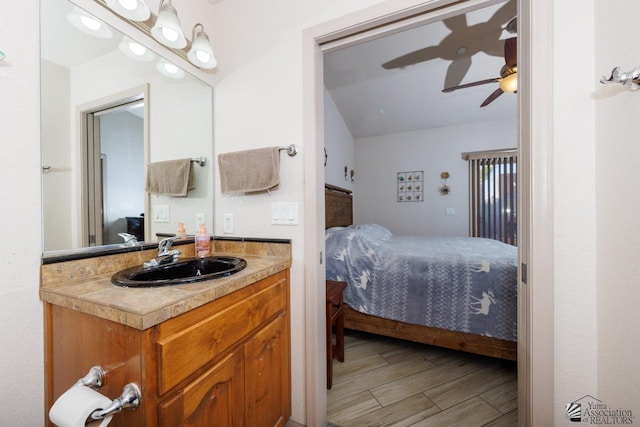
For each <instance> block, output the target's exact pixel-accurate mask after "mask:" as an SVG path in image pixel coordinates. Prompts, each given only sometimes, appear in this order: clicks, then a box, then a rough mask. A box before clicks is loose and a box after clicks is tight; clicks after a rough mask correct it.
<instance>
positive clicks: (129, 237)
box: [118, 233, 138, 246]
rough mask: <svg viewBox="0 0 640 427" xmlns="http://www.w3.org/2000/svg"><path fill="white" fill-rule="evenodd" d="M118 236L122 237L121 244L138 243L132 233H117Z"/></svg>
mask: <svg viewBox="0 0 640 427" xmlns="http://www.w3.org/2000/svg"><path fill="white" fill-rule="evenodd" d="M118 236H120V237H122V238H123V239H124V243H123V244H122V246H137V245H138V239H137V238H136V236H134V235H133V234H129V233H118Z"/></svg>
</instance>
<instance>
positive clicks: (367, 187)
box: [353, 119, 517, 236]
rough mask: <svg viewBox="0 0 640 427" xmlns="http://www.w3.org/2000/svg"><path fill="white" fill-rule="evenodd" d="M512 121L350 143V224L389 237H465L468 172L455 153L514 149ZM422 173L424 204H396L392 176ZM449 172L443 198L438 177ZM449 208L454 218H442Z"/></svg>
mask: <svg viewBox="0 0 640 427" xmlns="http://www.w3.org/2000/svg"><path fill="white" fill-rule="evenodd" d="M516 125H517V123H516V120H515V119H514V120H505V121H499V122H485V123H471V124H465V125H460V126H450V127H442V128H435V129H426V130H421V131H414V132H405V133H400V134H393V135H383V136H375V137H367V138H358V139H356V140H355V147H356V150H355V158H356V173H357V175H356V176H357V178H356V182H355V192H354V197H353V201H354V208H353V213H354V222H356V223H359V224H362V223H377V224H381V225H384V226H385V227H387V228H388V229H389V230H391V231H392V232H393V233H394V234H420V235H426V236H468V235H469V181H468V180H469V178H468V177H469V173H468V165H467V162H466V161H465V160H463V159H462V158H461V154H462V153H464V152H470V151H482V150H493V149H501V148H515V147H516V145H517V142H516V141H517V134H516ZM406 171H423V172H424V183H422V185H423V192H424V193H423V194H424V200H423V201H420V202H398V201H397V199H398V186H397V183H398V180H397V174H398V172H406ZM445 171H446V172H449V174H450V178H449V179H448V181H447V185H448V186H449V187H450V188H451V193H450V194H449V195H448V196H441V195H440V193H439V192H438V188H439V187H440V185H441V182H440V173H441V172H445ZM447 208H453V209H454V213H455V215H453V216H447V215H445V210H446V209H447Z"/></svg>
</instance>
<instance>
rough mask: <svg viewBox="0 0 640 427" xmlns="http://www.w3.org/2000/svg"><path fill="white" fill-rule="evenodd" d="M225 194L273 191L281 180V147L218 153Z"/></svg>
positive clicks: (222, 187) (223, 192) (221, 181)
mask: <svg viewBox="0 0 640 427" xmlns="http://www.w3.org/2000/svg"><path fill="white" fill-rule="evenodd" d="M218 165H219V166H220V187H221V190H222V194H229V193H252V192H257V191H266V190H271V189H273V188H274V187H276V186H278V184H279V183H280V151H279V147H268V148H258V149H255V150H245V151H235V152H231V153H222V154H219V155H218Z"/></svg>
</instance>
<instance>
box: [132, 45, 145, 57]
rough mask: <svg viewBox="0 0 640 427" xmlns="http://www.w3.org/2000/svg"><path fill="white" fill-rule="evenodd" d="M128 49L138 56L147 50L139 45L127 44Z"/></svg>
mask: <svg viewBox="0 0 640 427" xmlns="http://www.w3.org/2000/svg"><path fill="white" fill-rule="evenodd" d="M129 49H130V50H131V52H133V53H135V54H136V55H138V56H142V55H144V54H145V52H146V51H147V48H146V47H144V46H142V45H141V44H139V43H129Z"/></svg>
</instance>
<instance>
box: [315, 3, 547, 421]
mask: <svg viewBox="0 0 640 427" xmlns="http://www.w3.org/2000/svg"><path fill="white" fill-rule="evenodd" d="M517 1H518V26H519V28H518V32H519V34H518V35H519V37H518V52H519V60H518V72H519V74H520V78H519V80H520V82H519V91H518V94H519V96H518V151H519V152H518V157H519V163H520V165H521V166H520V167H521V171H522V172H523V173H522V174H518V175H519V176H518V180H519V182H518V188H519V191H520V194H519V202H518V203H519V207H518V209H519V214H520V218H519V221H518V236H519V248H518V254H519V261H520V263H521V267H520V268H519V274H518V276H519V292H518V308H519V309H518V327H519V331H518V333H519V339H518V360H519V364H518V377H519V380H518V401H519V408H518V418H519V425H520V426H535V425H552V424H553V412H554V411H553V408H554V381H553V378H554V375H553V366H554V364H553V359H554V349H553V228H552V224H553V194H552V191H551V189H552V188H553V187H552V183H553V182H552V179H553V177H552V175H551V166H552V162H551V160H552V157H551V156H552V152H553V151H552V144H553V143H552V140H553V139H552V138H551V136H552V133H553V120H552V118H553V115H552V114H553V113H552V108H551V107H552V104H553V102H552V101H553V98H552V95H553V89H552V88H553V85H552V84H551V83H552V80H551V77H552V75H553V68H552V64H553V62H552V57H553V38H552V34H551V32H550V31H549V30H548V29H547V25H548V23H549V22H552V19H551V18H552V17H553V13H552V12H553V11H552V7H553V4H552V2H539V1H538V2H537V3H536V4H535V5H534V1H533V0H517ZM499 2H500V1H498V0H462V1H454V0H431V1H418V0H397V1H386V2H383V3H381V4H378V5H375V6H372V7H369V8H367V9H363V10H361V11H358V12H354V13H352V14H349V15H346V16H344V17H340V18H337V19H333V20H331V21H328V22H326V23H323V24H320V25H317V26H315V27H312V28H309V29H307V30H305V31H304V34H303V100H304V117H303V119H304V151H305V153H307V155H306V156H305V175H304V176H305V184H304V195H305V249H304V250H305V260H306V262H305V336H306V337H307V338H306V343H305V384H306V388H305V389H306V396H305V404H306V424H307V425H308V426H320V425H326V422H327V419H326V418H327V416H326V412H327V398H326V359H325V356H324V355H325V354H326V343H325V338H324V330H325V324H324V323H325V315H324V307H325V304H324V298H325V297H324V294H325V271H324V250H325V249H324V241H325V240H324V168H323V167H321V164H322V162H321V161H320V159H323V149H324V91H323V81H324V77H323V49H324V50H326V49H327V48H328V49H331V48H332V47H331V43H332V42H334V41H337V40H339V41H340V44H341V45H344V43H345V42H346V43H350V42H352V43H357V42H358V41H360V40H362V39H363V33H364V32H367V31H369V33H367V35H365V36H364V37H368V36H371V37H381V36H383V35H387V34H391V33H392V32H399V31H402V30H405V29H408V28H411V27H412V26H417V25H422V24H424V23H426V22H428V20H429V19H431V20H441V19H444V18H446V17H448V16H452V15H455V14H460V13H464V12H466V11H469V10H472V9H477V8H480V7H486V6H490V5H492V4H496V3H499ZM534 30H537V31H534ZM533 34H535V35H536V43H535V44H533V43H532V35H533ZM534 231H535V233H534ZM534 259H535V264H534V263H532V261H533V260H534ZM534 282H535V287H533V286H532V285H533V284H534Z"/></svg>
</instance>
